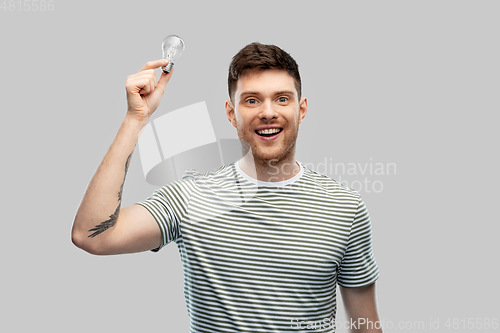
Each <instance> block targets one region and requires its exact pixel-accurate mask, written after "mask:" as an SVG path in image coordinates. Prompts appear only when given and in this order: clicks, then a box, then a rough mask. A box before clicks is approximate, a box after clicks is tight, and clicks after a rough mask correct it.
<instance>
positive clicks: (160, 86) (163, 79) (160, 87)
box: [155, 67, 175, 95]
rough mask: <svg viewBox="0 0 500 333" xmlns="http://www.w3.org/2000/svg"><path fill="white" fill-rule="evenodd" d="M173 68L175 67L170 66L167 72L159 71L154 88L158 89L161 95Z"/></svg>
mask: <svg viewBox="0 0 500 333" xmlns="http://www.w3.org/2000/svg"><path fill="white" fill-rule="evenodd" d="M174 69H175V67H172V70H171V71H170V73H168V74H165V73H163V71H162V72H161V77H160V79H159V80H158V84H157V85H156V88H155V90H158V93H160V94H161V95H163V93H164V92H165V88H166V87H167V83H168V81H170V78H171V77H172V73H173V72H174Z"/></svg>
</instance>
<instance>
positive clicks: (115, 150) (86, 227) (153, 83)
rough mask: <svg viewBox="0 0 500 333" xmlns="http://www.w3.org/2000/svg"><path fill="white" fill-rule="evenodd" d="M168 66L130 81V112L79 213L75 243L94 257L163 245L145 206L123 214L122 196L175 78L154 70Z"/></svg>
mask: <svg viewBox="0 0 500 333" xmlns="http://www.w3.org/2000/svg"><path fill="white" fill-rule="evenodd" d="M167 63H168V62H166V61H165V60H157V61H151V62H148V63H147V64H146V65H145V66H144V67H143V68H142V69H141V70H140V71H139V72H138V73H137V74H134V75H131V76H129V77H128V78H127V81H126V91H127V103H128V109H127V113H126V115H125V119H124V120H123V123H122V125H121V127H120V129H119V130H118V133H117V135H116V138H115V140H114V141H113V143H112V144H111V146H110V148H109V150H108V152H107V153H106V155H105V156H104V159H103V160H102V162H101V164H100V165H99V167H98V168H97V171H96V172H95V174H94V176H93V177H92V180H91V181H90V184H89V186H88V188H87V191H86V192H85V195H84V197H83V199H82V202H81V204H80V207H79V209H78V211H77V213H76V216H75V220H74V223H73V230H72V235H71V237H72V241H73V243H74V244H75V245H76V246H77V247H79V248H81V249H83V250H85V251H87V252H89V253H92V254H98V255H108V254H120V253H131V252H141V251H147V250H151V249H154V248H157V247H158V246H160V243H161V232H160V229H159V227H158V224H157V223H156V221H155V219H154V217H153V216H152V215H151V214H150V213H149V212H148V211H147V210H146V208H144V207H142V206H140V205H131V206H128V207H125V208H123V209H120V207H121V201H122V191H123V185H124V182H125V177H126V175H127V170H128V167H129V163H130V159H131V157H132V152H133V151H134V148H135V145H136V144H137V140H138V138H139V133H140V131H141V130H142V128H144V126H145V125H146V124H147V122H148V120H149V118H150V116H151V114H153V112H154V111H155V110H156V108H157V107H158V105H159V104H160V100H161V97H162V96H163V93H164V92H165V87H166V86H167V83H168V81H169V80H170V77H171V75H172V73H173V71H172V72H170V73H169V74H163V73H162V74H161V77H160V79H159V80H158V81H157V80H156V75H155V71H154V69H155V68H158V67H160V66H165V65H166V64H167Z"/></svg>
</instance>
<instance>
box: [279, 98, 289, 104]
mask: <svg viewBox="0 0 500 333" xmlns="http://www.w3.org/2000/svg"><path fill="white" fill-rule="evenodd" d="M278 102H280V103H286V102H288V97H280V98H278Z"/></svg>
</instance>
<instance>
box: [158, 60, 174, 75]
mask: <svg viewBox="0 0 500 333" xmlns="http://www.w3.org/2000/svg"><path fill="white" fill-rule="evenodd" d="M172 67H174V63H173V62H169V63H168V65H167V66H163V67H162V68H161V69H162V70H163V73H165V74H168V73H170V72H171V71H172Z"/></svg>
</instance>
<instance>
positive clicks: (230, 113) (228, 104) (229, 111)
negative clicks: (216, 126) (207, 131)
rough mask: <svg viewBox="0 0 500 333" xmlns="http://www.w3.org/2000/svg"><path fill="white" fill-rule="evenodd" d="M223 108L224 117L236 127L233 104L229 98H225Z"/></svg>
mask: <svg viewBox="0 0 500 333" xmlns="http://www.w3.org/2000/svg"><path fill="white" fill-rule="evenodd" d="M225 108H226V117H227V120H229V122H230V123H231V124H232V125H233V126H234V127H235V128H236V127H237V126H236V115H235V113H234V112H235V111H234V106H233V103H231V101H230V100H226V105H225Z"/></svg>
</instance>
